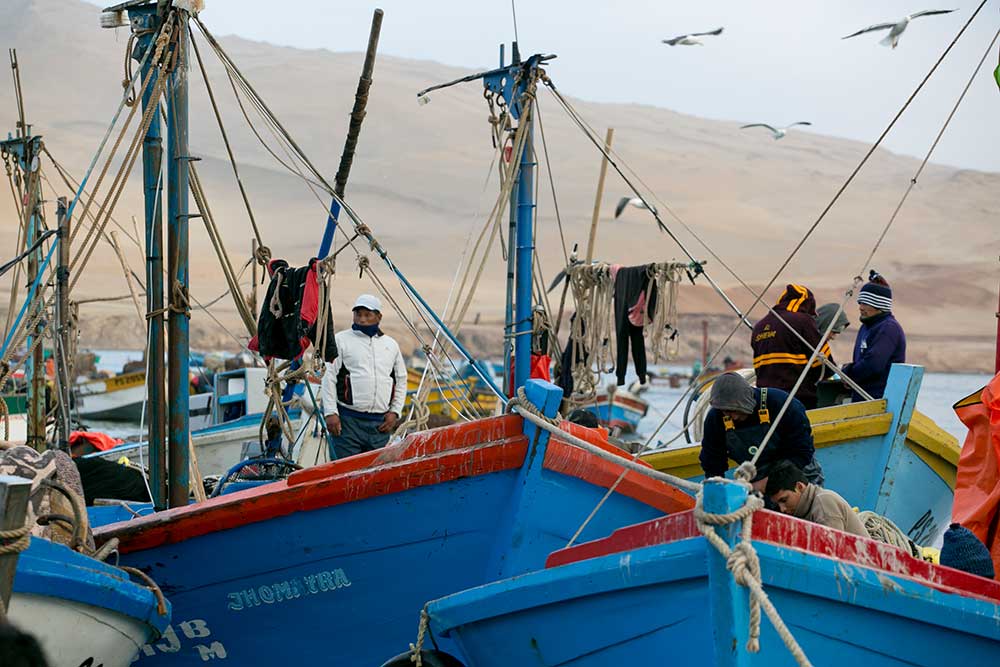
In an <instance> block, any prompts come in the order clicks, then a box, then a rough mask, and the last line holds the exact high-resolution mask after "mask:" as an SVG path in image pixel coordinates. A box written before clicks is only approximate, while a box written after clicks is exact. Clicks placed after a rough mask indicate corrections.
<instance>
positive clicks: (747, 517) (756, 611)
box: [694, 481, 812, 667]
mask: <svg viewBox="0 0 1000 667" xmlns="http://www.w3.org/2000/svg"><path fill="white" fill-rule="evenodd" d="M738 483H739V484H741V485H743V486H749V485H748V484H747V482H744V481H741V482H738ZM703 502H704V498H703V496H702V493H701V492H699V493H698V495H697V498H696V501H695V507H694V516H695V520H696V521H697V522H698V530H699V531H700V532H701V534H702V535H704V536H705V539H706V540H708V543H709V544H711V545H712V547H713V548H714V549H715V550H716V551H718V552H719V553H720V554H721V555H722V557H723V558H725V559H726V569H727V570H728V571H729V572H732V574H733V580H734V581H735V582H736V583H737V584H739V585H740V586H743V587H744V588H746V589H747V592H748V594H749V595H748V597H749V614H748V619H747V643H746V648H747V651H749V652H751V653H757V652H758V651H760V610H761V608H762V607H763V609H764V613H766V614H767V617H768V619H769V620H770V621H771V625H773V626H774V629H775V631H777V633H778V636H779V637H781V641H782V642H784V644H785V648H787V649H788V651H789V653H791V654H792V657H793V658H794V659H795V662H796V663H797V664H798V665H799V667H808V666H810V665H812V663H811V662H809V658H807V657H806V654H805V652H803V650H802V647H801V646H799V643H798V642H797V641H796V640H795V637H793V636H792V633H791V631H790V630H789V629H788V626H787V625H785V622H784V621H783V620H782V618H781V615H780V614H779V613H778V610H777V609H775V607H774V604H773V603H772V602H771V600H770V599H769V598H768V597H767V593H766V592H765V591H764V586H763V584H762V583H761V572H760V557H759V556H758V555H757V551H756V549H754V547H753V542H752V541H751V534H752V531H753V514H754V512H756V511H757V510H759V509H761V508H762V507H764V501H763V500H762V499H761V498H759V497H757V496H754V495H748V496H747V499H746V502H744V503H743V505H742V507H739V508H737V509H735V510H733V511H732V512H727V513H725V514H714V513H712V512H706V511H705V508H704V506H703ZM738 522H742V525H741V526H740V541H739V542H737V543H736V544H734V545H733V546H732V547H730V546H729V544H728V543H727V542H726V541H725V540H724V539H722V537H721V536H720V535H719V534H718V533H716V532H715V528H714V526H726V525H730V524H734V523H738Z"/></svg>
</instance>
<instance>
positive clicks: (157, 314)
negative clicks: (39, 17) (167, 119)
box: [132, 13, 167, 510]
mask: <svg viewBox="0 0 1000 667" xmlns="http://www.w3.org/2000/svg"><path fill="white" fill-rule="evenodd" d="M146 20H147V21H149V22H150V24H149V25H145V26H144V27H145V28H147V29H152V30H153V31H149V30H144V31H143V33H142V34H141V35H140V36H139V38H138V40H137V45H136V49H135V51H134V52H133V54H132V57H133V58H135V59H136V60H138V61H140V62H142V80H143V81H145V80H146V78H147V77H148V76H150V70H153V71H152V79H151V80H150V82H149V85H148V86H147V87H146V89H145V91H144V92H143V95H142V109H143V112H145V111H146V110H147V109H148V108H149V104H150V101H151V99H152V96H153V89H154V88H155V87H156V79H157V77H158V73H157V72H156V68H154V67H152V64H151V61H152V58H146V59H145V60H143V57H144V56H145V55H146V53H147V51H148V50H149V49H152V48H153V45H154V39H155V37H156V33H155V27H156V21H157V17H156V14H155V13H150V14H149V15H148V18H147V19H146ZM142 181H143V197H144V199H145V223H146V225H145V227H146V313H147V319H146V339H147V344H148V349H147V351H146V367H147V369H148V370H147V375H146V390H147V392H148V397H147V399H148V402H147V409H146V414H147V415H148V416H147V419H148V421H149V431H148V433H147V437H148V440H147V442H148V443H149V483H150V489H151V490H152V492H153V497H152V501H153V507H154V508H155V509H156V510H162V509H166V507H167V465H166V462H167V448H166V414H167V405H166V401H165V400H164V395H163V394H164V375H165V368H164V363H163V360H164V354H165V350H164V340H163V315H162V312H163V139H162V135H161V130H160V114H159V113H156V112H154V113H153V115H152V117H151V120H150V123H149V127H148V128H147V129H146V136H145V137H144V138H143V142H142Z"/></svg>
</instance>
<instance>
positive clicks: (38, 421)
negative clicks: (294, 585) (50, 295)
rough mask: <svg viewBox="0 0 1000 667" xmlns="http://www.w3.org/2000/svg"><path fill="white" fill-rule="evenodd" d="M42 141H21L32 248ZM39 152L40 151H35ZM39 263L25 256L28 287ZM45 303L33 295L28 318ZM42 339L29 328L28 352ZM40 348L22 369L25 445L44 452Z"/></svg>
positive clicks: (38, 255) (37, 255)
mask: <svg viewBox="0 0 1000 667" xmlns="http://www.w3.org/2000/svg"><path fill="white" fill-rule="evenodd" d="M40 148H41V141H40V140H39V139H38V138H26V139H25V140H24V170H25V173H27V174H28V179H27V180H28V187H27V190H26V191H27V192H28V206H27V207H26V208H25V209H24V215H25V219H26V220H27V223H28V224H27V227H28V231H27V234H26V238H27V244H28V246H31V244H32V243H34V242H35V239H37V238H38V236H39V234H41V202H42V183H41V178H39V170H38V168H37V163H36V162H35V158H36V157H37V156H38V154H39V153H40V152H41V150H40ZM35 149H39V150H35ZM41 261H42V249H41V248H38V250H36V251H35V252H33V253H31V254H30V255H28V284H29V285H30V284H32V283H33V282H34V281H35V280H36V278H37V277H38V272H39V265H40V264H41ZM43 303H44V300H43V298H42V292H41V290H39V292H38V294H37V295H36V302H35V303H33V304H31V305H30V306H29V307H28V313H29V317H34V316H35V315H37V313H38V311H39V310H41V309H42V307H43ZM41 335H42V322H41V320H39V321H38V324H36V325H35V326H34V327H32V330H31V335H30V336H29V337H28V340H27V345H28V349H29V350H30V349H31V347H32V345H34V343H35V341H36V340H37V339H38V337H39V336H41ZM42 347H43V345H38V346H37V347H35V350H34V352H32V354H31V360H30V361H29V362H28V363H27V364H26V365H25V372H26V376H27V377H26V379H27V381H28V396H27V403H28V406H27V409H28V414H27V420H28V424H27V426H28V432H27V444H28V446H30V447H34V448H35V449H36V450H38V451H40V452H41V451H45V449H46V446H45V360H44V356H43V349H42Z"/></svg>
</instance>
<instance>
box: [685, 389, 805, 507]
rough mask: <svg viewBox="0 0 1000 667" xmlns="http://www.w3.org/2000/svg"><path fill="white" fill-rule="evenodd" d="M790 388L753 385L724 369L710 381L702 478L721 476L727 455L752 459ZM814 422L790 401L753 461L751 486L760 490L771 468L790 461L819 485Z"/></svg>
mask: <svg viewBox="0 0 1000 667" xmlns="http://www.w3.org/2000/svg"><path fill="white" fill-rule="evenodd" d="M787 398H788V392H785V391H782V390H781V389H770V388H763V389H756V388H754V387H752V386H751V385H750V383H749V382H747V381H746V380H744V379H743V377H742V376H740V375H739V374H737V373H724V374H723V375H720V376H719V377H718V379H717V380H716V381H715V382H714V383H713V384H712V394H711V398H710V400H709V404H710V405H711V406H712V409H711V410H709V411H708V415H706V417H705V430H704V436H703V437H702V440H701V454H700V455H699V460H700V461H701V468H702V470H704V471H705V477H721V476H723V475H725V473H726V470H728V469H729V459H732V460H734V461H736V463H743V462H745V461H749V460H751V459H752V458H753V457H754V455H755V454H756V453H757V451H758V449H759V448H760V444H761V442H763V440H764V436H765V435H766V434H767V431H768V429H769V428H770V427H771V420H772V419H774V418H776V417H777V416H778V412H779V411H780V410H781V406H782V405H783V404H784V403H785V399H787ZM814 454H815V448H814V447H813V436H812V426H811V425H810V424H809V418H808V417H806V409H805V408H804V407H803V406H802V403H800V402H799V401H798V400H797V399H794V398H793V399H792V402H791V403H790V404H789V406H788V409H787V410H786V411H785V414H784V416H783V417H782V418H781V421H780V422H779V423H778V426H777V428H776V429H775V431H774V434H773V435H772V436H771V439H770V440H769V441H768V443H767V447H766V448H765V449H764V453H763V454H761V457H760V459H759V460H758V461H757V466H756V467H757V478H756V479H755V480H754V487H755V488H756V489H757V490H760V491H762V490H763V488H764V485H765V484H766V483H767V476H768V473H769V470H770V468H771V467H772V466H773V465H774V464H776V463H777V462H778V461H781V460H789V461H791V462H792V463H794V464H795V465H797V466H799V468H801V469H802V470H803V471H805V474H806V477H808V478H809V481H811V482H813V483H815V484H820V485H821V484H822V483H823V469H822V468H821V467H820V465H819V462H818V461H816V459H815V458H814Z"/></svg>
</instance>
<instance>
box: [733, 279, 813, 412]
mask: <svg viewBox="0 0 1000 667" xmlns="http://www.w3.org/2000/svg"><path fill="white" fill-rule="evenodd" d="M774 311H775V313H777V315H780V316H781V319H783V320H784V321H785V322H787V323H788V324H789V325H791V327H792V329H794V330H795V331H797V332H798V333H799V334H800V335H801V336H802V338H804V339H805V340H806V343H808V345H807V344H806V343H803V342H802V341H801V340H799V338H798V336H796V335H795V334H794V333H792V332H791V331H789V330H788V327H787V326H785V325H784V324H782V323H781V322H780V321H779V320H778V317H777V315H776V314H775V313H768V314H767V315H765V316H764V317H763V318H761V320H760V321H759V322H757V324H756V325H755V326H754V328H753V332H752V333H751V334H750V346H751V347H752V348H753V368H754V371H756V373H757V386H758V387H775V388H777V389H782V390H784V391H788V392H790V391H791V390H792V387H793V386H794V385H795V381H796V380H797V379H798V377H799V375H800V374H801V373H802V369H804V368H805V366H806V363H807V362H808V361H809V357H810V355H811V354H812V350H813V348H814V347H815V346H816V344H817V343H819V341H820V338H822V333H821V332H820V330H819V327H818V326H817V325H816V298H815V297H814V296H813V293H812V292H811V291H809V289H807V288H805V287H803V286H802V285H788V286H786V287H785V291H784V292H783V293H782V295H781V298H779V299H778V303H776V304H775V305H774ZM820 352H821V353H822V354H824V355H826V356H830V346H829V345H827V344H824V345H823V348H822V349H821V350H820ZM822 373H823V364H822V361H821V360H820V359H819V358H817V359H816V360H815V361H814V362H813V363H812V364H811V366H810V368H809V372H808V373H807V374H806V377H805V379H804V380H803V381H802V384H801V385H800V386H799V390H798V392H796V394H795V397H796V398H797V399H799V400H800V401H802V402H803V403H805V404H806V407H815V403H816V383H817V382H818V381H819V380H820V378H821V377H822Z"/></svg>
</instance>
